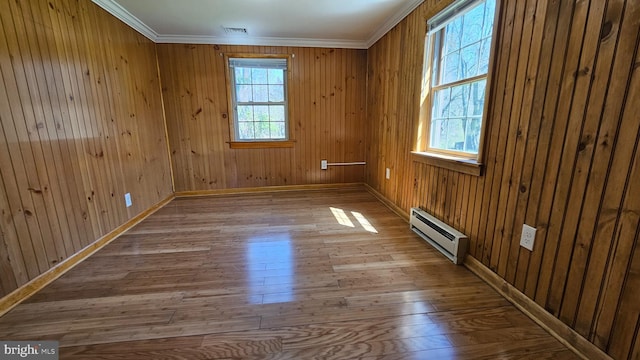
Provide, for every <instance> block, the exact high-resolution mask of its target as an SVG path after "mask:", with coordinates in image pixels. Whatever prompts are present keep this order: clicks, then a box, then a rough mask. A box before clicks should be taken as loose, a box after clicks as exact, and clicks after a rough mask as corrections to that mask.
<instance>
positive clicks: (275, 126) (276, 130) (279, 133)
mask: <svg viewBox="0 0 640 360" xmlns="http://www.w3.org/2000/svg"><path fill="white" fill-rule="evenodd" d="M270 130H271V138H272V139H284V138H285V125H284V121H282V122H272V123H271V126H270Z"/></svg>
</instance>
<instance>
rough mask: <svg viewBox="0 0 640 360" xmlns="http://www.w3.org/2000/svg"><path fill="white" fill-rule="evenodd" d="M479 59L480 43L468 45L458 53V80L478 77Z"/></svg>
mask: <svg viewBox="0 0 640 360" xmlns="http://www.w3.org/2000/svg"><path fill="white" fill-rule="evenodd" d="M479 57H480V43H479V42H477V43H475V44H472V45H469V46H467V47H465V48H462V50H461V51H460V61H461V63H462V64H461V68H460V69H461V70H462V71H461V72H460V78H461V79H465V78H470V77H473V76H476V75H478V62H479V61H478V60H479Z"/></svg>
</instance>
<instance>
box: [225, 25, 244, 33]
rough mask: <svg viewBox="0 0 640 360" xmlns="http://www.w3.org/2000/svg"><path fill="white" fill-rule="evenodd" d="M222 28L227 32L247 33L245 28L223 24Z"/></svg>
mask: <svg viewBox="0 0 640 360" xmlns="http://www.w3.org/2000/svg"><path fill="white" fill-rule="evenodd" d="M222 28H223V29H224V32H225V33H227V34H233V35H247V28H239V27H226V26H223V27H222Z"/></svg>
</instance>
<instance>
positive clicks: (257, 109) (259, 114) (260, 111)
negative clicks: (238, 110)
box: [253, 106, 269, 121]
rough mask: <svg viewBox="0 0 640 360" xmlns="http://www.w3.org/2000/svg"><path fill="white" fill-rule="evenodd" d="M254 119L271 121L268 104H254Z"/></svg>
mask: <svg viewBox="0 0 640 360" xmlns="http://www.w3.org/2000/svg"><path fill="white" fill-rule="evenodd" d="M253 119H254V120H255V121H269V107H268V106H254V108H253Z"/></svg>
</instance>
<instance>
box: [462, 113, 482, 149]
mask: <svg viewBox="0 0 640 360" xmlns="http://www.w3.org/2000/svg"><path fill="white" fill-rule="evenodd" d="M481 123H482V120H481V118H479V117H476V118H470V119H467V132H466V138H465V143H464V144H465V148H464V151H465V152H470V153H474V154H477V153H478V147H479V146H480V128H481Z"/></svg>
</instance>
